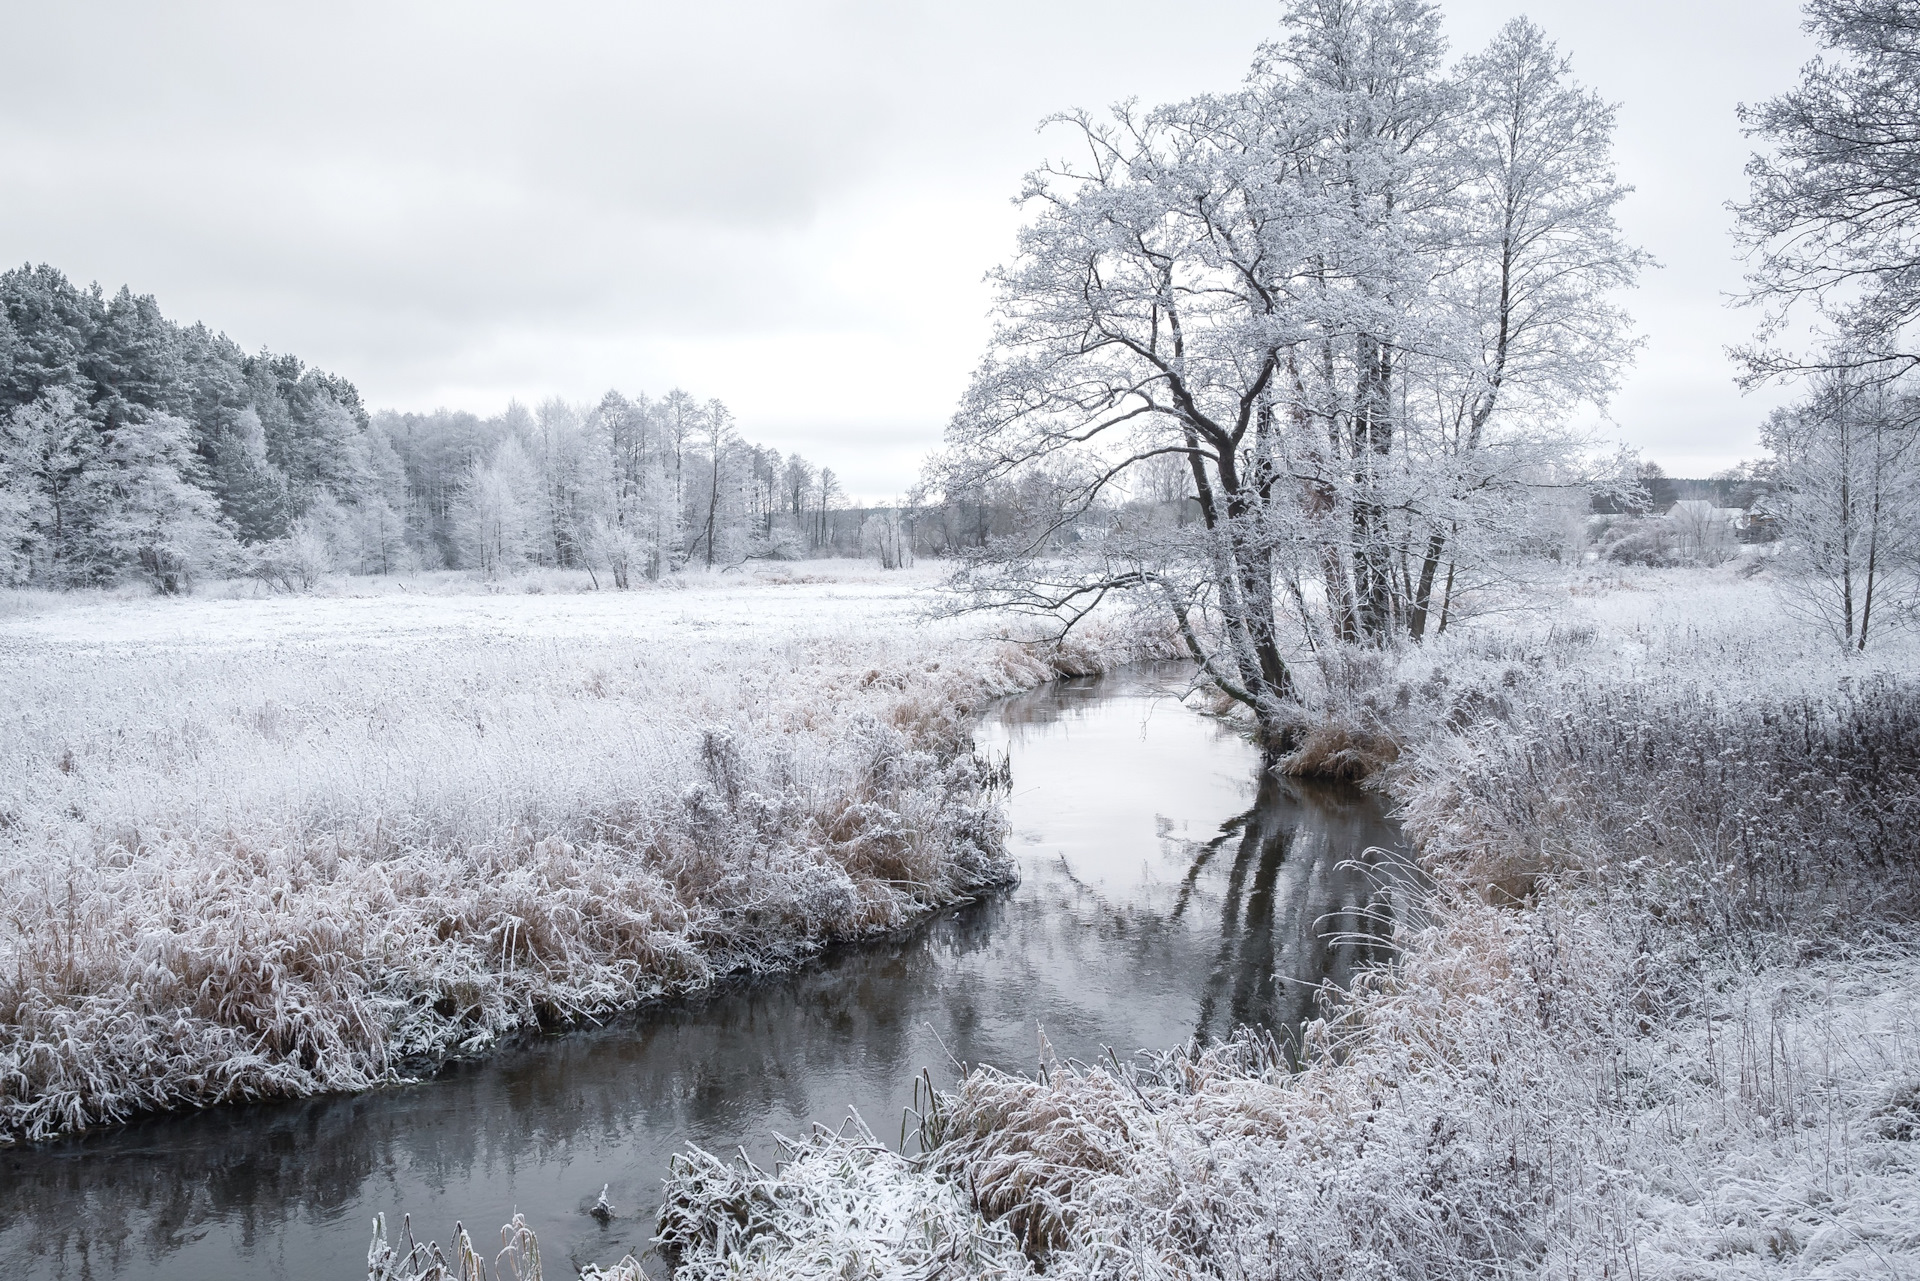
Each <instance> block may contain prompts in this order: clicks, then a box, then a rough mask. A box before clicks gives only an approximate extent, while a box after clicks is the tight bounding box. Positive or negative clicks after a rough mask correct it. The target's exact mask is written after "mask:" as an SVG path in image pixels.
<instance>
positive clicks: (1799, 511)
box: [1763, 356, 1920, 652]
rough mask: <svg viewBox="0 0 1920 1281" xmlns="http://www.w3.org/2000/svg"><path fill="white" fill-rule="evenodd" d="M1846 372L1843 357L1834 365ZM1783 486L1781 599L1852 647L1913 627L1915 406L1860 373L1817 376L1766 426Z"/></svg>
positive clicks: (1917, 546) (1918, 481)
mask: <svg viewBox="0 0 1920 1281" xmlns="http://www.w3.org/2000/svg"><path fill="white" fill-rule="evenodd" d="M1834 363H1835V364H1836V365H1844V364H1845V357H1844V356H1842V357H1838V358H1836V359H1835V361H1834ZM1763 440H1764V442H1765V444H1766V446H1767V448H1768V449H1770V450H1771V451H1773V454H1774V458H1775V469H1774V475H1775V479H1776V480H1777V482H1778V483H1779V491H1778V492H1777V493H1776V494H1774V495H1773V496H1772V497H1771V498H1770V499H1769V500H1768V505H1769V508H1770V509H1771V512H1772V514H1773V515H1774V518H1775V520H1776V521H1777V523H1778V527H1779V532H1780V541H1781V544H1782V547H1781V552H1780V559H1779V565H1780V568H1781V570H1782V572H1783V575H1784V584H1783V587H1784V593H1783V598H1784V600H1785V601H1786V602H1787V604H1788V605H1789V606H1790V607H1791V608H1793V609H1795V610H1796V611H1798V612H1800V613H1802V614H1804V615H1805V616H1807V617H1809V618H1811V619H1813V620H1814V621H1816V622H1817V623H1819V624H1820V625H1821V626H1822V627H1824V628H1825V629H1826V630H1827V631H1828V632H1829V633H1830V634H1831V635H1832V636H1833V637H1834V639H1835V640H1836V641H1838V642H1839V643H1840V644H1841V645H1842V646H1843V647H1844V648H1845V649H1847V650H1849V651H1854V652H1858V651H1861V650H1864V649H1866V648H1867V643H1868V641H1869V640H1870V639H1871V638H1872V637H1873V636H1875V635H1878V634H1880V633H1881V632H1883V631H1885V630H1886V628H1887V626H1888V625H1889V624H1895V623H1900V622H1906V621H1910V620H1911V618H1912V612H1913V609H1914V604H1915V572H1916V570H1917V569H1920V399H1917V398H1916V397H1915V396H1914V395H1913V394H1912V393H1911V392H1908V391H1906V390H1904V389H1902V388H1892V387H1888V386H1886V385H1884V384H1881V383H1879V382H1877V381H1875V380H1873V379H1871V378H1867V377H1863V376H1862V375H1861V374H1860V373H1858V372H1856V371H1851V370H1845V369H1841V370H1839V371H1837V372H1834V373H1829V374H1826V375H1823V376H1822V377H1821V378H1820V379H1819V381H1818V382H1817V384H1816V385H1815V387H1814V390H1813V392H1812V394H1811V395H1810V396H1809V397H1808V398H1807V400H1806V401H1805V402H1803V403H1802V404H1800V405H1798V406H1795V407H1793V408H1790V409H1782V410H1778V411H1776V412H1775V413H1774V414H1773V416H1772V417H1771V418H1770V419H1769V420H1768V422H1767V425H1766V427H1765V429H1764V431H1763Z"/></svg>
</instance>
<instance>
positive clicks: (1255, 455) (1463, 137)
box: [932, 0, 1640, 745]
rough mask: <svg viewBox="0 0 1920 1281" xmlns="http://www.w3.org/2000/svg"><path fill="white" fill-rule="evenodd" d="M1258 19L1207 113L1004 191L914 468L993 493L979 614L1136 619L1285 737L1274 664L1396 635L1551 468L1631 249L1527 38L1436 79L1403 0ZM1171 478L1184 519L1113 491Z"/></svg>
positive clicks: (1589, 377) (1149, 115) (1090, 147)
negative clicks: (1007, 236)
mask: <svg viewBox="0 0 1920 1281" xmlns="http://www.w3.org/2000/svg"><path fill="white" fill-rule="evenodd" d="M1285 21H1286V28H1287V29H1286V34H1285V36H1284V38H1283V39H1281V40H1279V41H1277V42H1275V43H1273V44H1270V45H1268V46H1266V47H1265V48H1263V49H1262V51H1261V53H1260V56H1259V58H1258V59H1257V61H1256V63H1255V66H1254V70H1253V73H1252V74H1251V76H1250V77H1249V78H1248V81H1247V82H1246V85H1245V86H1244V87H1243V88H1242V89H1241V90H1240V91H1238V92H1236V93H1232V94H1226V95H1215V96H1208V97H1203V98H1197V99H1193V100H1190V101H1187V102H1183V103H1177V104H1173V105H1170V106H1166V107H1161V108H1158V109H1155V110H1152V111H1142V110H1139V109H1137V108H1134V107H1131V106H1129V107H1124V108H1121V109H1120V110H1119V111H1118V112H1117V113H1116V115H1115V116H1114V118H1113V119H1111V120H1107V121H1100V120H1096V119H1094V118H1093V117H1091V116H1088V115H1086V114H1084V113H1081V114H1075V115H1072V116H1067V117H1063V118H1062V119H1061V123H1063V124H1064V125H1066V126H1067V127H1068V128H1069V129H1070V130H1071V131H1072V133H1073V135H1074V138H1075V141H1076V143H1077V145H1078V149H1079V151H1080V153H1081V154H1082V156H1083V157H1084V158H1083V159H1080V160H1075V161H1063V162H1060V163H1056V164H1053V165H1050V166H1048V167H1046V168H1044V169H1042V170H1040V171H1039V172H1037V173H1035V174H1034V175H1032V176H1031V177H1030V179H1029V181H1028V184H1027V187H1026V189H1025V191H1024V193H1023V195H1024V196H1025V198H1026V200H1027V201H1028V202H1029V205H1030V207H1031V208H1033V209H1035V210H1036V212H1037V216H1036V217H1035V219H1034V220H1033V221H1032V222H1030V223H1029V224H1028V225H1027V226H1026V227H1025V228H1024V229H1023V231H1022V232H1021V236H1020V241H1019V252H1018V256H1017V257H1016V259H1015V260H1014V262H1013V263H1011V264H1010V265H1009V266H1007V267H1006V268H1004V269H1002V270H1001V271H999V272H998V273H996V275H995V283H996V289H997V303H996V311H997V320H998V323H997V326H996V331H995V337H994V342H993V345H992V347H991V349H990V351H989V353H988V355H987V358H986V360H985V361H984V362H983V364H982V366H981V368H980V370H979V371H978V373H977V374H976V376H975V378H974V380H973V383H972V385H971V387H970V389H969V391H968V393H967V396H966V399H965V401H964V402H963V404H962V407H961V409H960V411H959V413H958V414H957V415H956V417H955V420H954V423H953V426H952V428H951V430H950V431H949V435H948V446H949V447H948V450H947V452H946V454H945V456H944V457H943V459H942V460H940V462H939V463H938V464H937V466H936V467H935V469H934V471H933V473H932V478H933V479H934V480H935V481H936V482H937V485H938V488H940V489H941V490H942V491H943V492H944V493H946V494H947V495H949V496H950V497H958V496H961V495H969V494H974V495H980V494H990V493H991V494H998V495H1001V496H1002V498H1001V501H1000V504H999V505H1000V508H1001V516H1002V517H1003V518H1004V519H1005V520H1007V521H1009V522H1011V526H1012V527H1011V528H1010V529H1009V530H1008V531H1007V532H1006V533H1004V534H1003V535H1001V536H999V537H996V538H993V539H990V540H987V541H986V545H985V546H984V547H982V548H980V549H979V550H977V551H975V552H973V553H971V554H970V555H969V560H968V564H967V567H966V569H965V571H964V573H963V574H962V576H961V581H962V583H963V584H964V585H966V586H968V587H970V588H971V589H973V591H974V592H975V595H976V599H977V600H978V601H979V602H980V603H982V604H986V605H992V606H996V607H1010V608H1016V609H1029V610H1033V611H1035V612H1040V613H1045V614H1049V615H1053V616H1056V617H1061V618H1062V619H1063V620H1064V625H1065V626H1069V627H1070V626H1072V625H1073V623H1074V621H1075V620H1077V619H1078V618H1079V617H1081V616H1083V615H1084V613H1085V612H1086V611H1087V610H1089V609H1091V608H1092V607H1094V606H1095V605H1096V604H1097V603H1098V602H1100V601H1101V600H1104V599H1106V598H1108V597H1110V596H1112V595H1113V594H1114V593H1116V592H1120V593H1125V594H1127V595H1129V596H1131V597H1133V598H1134V599H1136V600H1139V601H1141V602H1143V603H1146V604H1150V605H1152V606H1153V607H1155V608H1159V609H1163V610H1165V611H1166V613H1167V615H1168V617H1169V619H1170V621H1171V622H1172V623H1173V624H1174V625H1175V627H1176V628H1177V630H1178V632H1179V634H1180V635H1181V637H1182V638H1183V640H1184V642H1185V644H1186V646H1187V648H1188V650H1189V652H1190V653H1191V655H1192V656H1193V657H1194V659H1195V660H1196V661H1197V662H1199V664H1200V665H1201V667H1202V669H1203V671H1204V672H1205V673H1206V676H1207V678H1208V679H1210V680H1211V681H1212V682H1213V683H1214V684H1215V685H1216V686H1217V687H1218V688H1219V689H1220V690H1222V691H1223V692H1224V693H1226V694H1227V695H1228V696H1229V697H1231V698H1233V699H1235V700H1237V701H1239V702H1241V703H1243V704H1245V705H1246V706H1247V707H1248V708H1250V709H1251V710H1252V711H1253V713H1254V715H1255V716H1256V718H1257V719H1258V721H1259V723H1260V724H1261V726H1262V727H1263V729H1264V730H1265V731H1266V732H1267V734H1268V736H1269V738H1270V740H1271V741H1273V742H1275V743H1277V744H1281V745H1284V744H1285V743H1287V742H1289V741H1290V740H1291V736H1292V734H1293V733H1294V730H1295V728H1296V727H1297V726H1298V724H1299V723H1300V712H1299V710H1298V708H1297V701H1298V690H1297V687H1296V682H1295V677H1294V673H1293V671H1292V669H1291V665H1290V664H1291V662H1292V661H1294V660H1293V659H1292V658H1290V654H1297V653H1298V652H1299V649H1300V647H1301V646H1302V645H1305V646H1307V647H1308V648H1309V649H1314V648H1316V647H1318V646H1321V645H1322V644H1323V643H1331V644H1336V645H1337V644H1340V643H1342V642H1351V641H1365V642H1369V643H1375V644H1378V643H1386V642H1388V641H1391V640H1392V639H1393V638H1394V637H1396V636H1399V635H1407V634H1414V635H1418V634H1420V633H1421V632H1422V631H1424V629H1425V615H1426V613H1427V612H1428V610H1429V608H1430V602H1431V599H1432V597H1433V595H1434V594H1435V592H1436V582H1435V579H1436V576H1437V575H1438V574H1439V572H1440V566H1441V565H1442V563H1443V561H1444V562H1445V563H1446V564H1448V565H1452V564H1454V563H1456V562H1457V561H1458V560H1459V559H1460V557H1461V552H1462V547H1463V540H1465V539H1474V540H1478V542H1479V543H1481V544H1484V543H1485V542H1486V540H1488V539H1489V538H1496V537H1497V538H1499V539H1503V540H1507V541H1509V542H1510V541H1511V540H1512V539H1513V538H1514V537H1515V535H1516V532H1517V531H1518V529H1519V528H1520V526H1521V525H1522V524H1523V523H1524V517H1525V510H1526V509H1527V508H1528V507H1529V506H1531V505H1532V501H1533V494H1534V492H1535V491H1536V490H1538V489H1539V488H1540V487H1542V486H1546V485H1553V484H1560V483H1566V482H1567V481H1568V480H1569V479H1570V478H1571V477H1570V476H1569V474H1568V473H1569V472H1570V470H1571V463H1572V458H1571V456H1570V446H1571V444H1572V441H1571V438H1570V437H1569V436H1568V434H1567V433H1566V432H1565V431H1564V430H1561V429H1560V428H1561V422H1560V420H1561V418H1563V417H1564V415H1565V414H1566V413H1567V412H1568V411H1569V410H1570V409H1571V408H1572V406H1573V405H1574V404H1576V403H1578V401H1580V400H1581V399H1597V398H1599V397H1600V396H1601V395H1603V394H1604V392H1605V390H1606V389H1607V388H1608V387H1609V386H1610V385H1611V381H1612V376H1613V375H1612V370H1613V368H1614V367H1616V366H1617V364H1618V363H1619V362H1620V361H1621V360H1622V359H1624V358H1625V357H1626V356H1627V354H1628V353H1629V352H1630V350H1631V345H1630V343H1628V342H1627V341H1626V338H1625V335H1624V324H1623V318H1622V317H1621V316H1620V314H1619V313H1618V312H1617V311H1615V310H1613V309H1611V308H1610V307H1608V306H1607V305H1606V303H1605V295H1606V293H1607V291H1608V290H1610V289H1612V288H1615V287H1617V286H1619V285H1621V284H1623V283H1626V281H1627V280H1629V279H1630V278H1631V276H1632V274H1633V271H1634V270H1635V268H1636V267H1637V265H1638V263H1639V260H1640V259H1639V256H1638V255H1637V254H1635V253H1634V252H1633V251H1632V250H1630V249H1628V248H1627V247H1626V246H1624V245H1623V244H1622V243H1621V242H1620V239H1619V237H1618V234H1617V232H1616V231H1615V230H1614V228H1613V224H1612V218H1611V211H1612V208H1613V206H1614V204H1615V203H1617V201H1618V199H1619V198H1620V194H1621V189H1620V188H1619V187H1618V185H1617V184H1616V183H1615V182H1614V180H1613V177H1612V172H1611V164H1610V159H1609V155H1610V146H1611V116H1610V113H1609V112H1608V110H1607V109H1606V107H1605V106H1604V104H1602V103H1599V102H1598V101H1597V100H1595V99H1593V98H1592V97H1591V95H1588V94H1586V93H1585V92H1584V91H1582V90H1580V89H1579V88H1578V87H1577V86H1574V85H1572V84H1571V83H1569V82H1568V80H1567V77H1566V71H1565V64H1564V62H1563V61H1562V60H1561V59H1559V58H1558V57H1557V56H1556V55H1555V54H1554V53H1553V51H1552V48H1551V46H1550V45H1547V44H1546V42H1545V41H1544V39H1543V38H1541V37H1540V36H1539V33H1538V32H1537V31H1535V30H1533V29H1532V28H1531V27H1528V26H1525V25H1524V24H1517V25H1514V26H1510V27H1509V28H1508V29H1507V30H1506V31H1504V32H1502V34H1501V36H1500V38H1499V39H1498V40H1497V41H1496V42H1495V44H1494V46H1493V47H1492V48H1491V49H1490V50H1489V51H1488V52H1487V53H1486V54H1485V55H1484V56H1483V57H1481V58H1479V59H1473V60H1469V61H1468V62H1466V63H1464V64H1463V65H1462V67H1461V69H1460V71H1459V74H1458V75H1457V76H1454V77H1448V76H1446V75H1445V74H1443V71H1442V67H1441V55H1442V49H1443V45H1442V41H1441V37H1440V31H1439V18H1438V14H1437V11H1436V10H1435V9H1434V8H1433V7H1432V6H1431V5H1428V4H1424V3H1419V2H1418V0H1365V2H1361V3H1353V2H1350V0H1305V2H1302V3H1295V4H1293V5H1291V6H1289V8H1288V9H1287V11H1286V19H1285ZM1416 411H1417V412H1418V413H1419V414H1421V415H1422V417H1421V419H1420V420H1418V421H1415V419H1414V417H1413V416H1414V414H1415V412H1416ZM1168 460H1173V461H1174V462H1176V463H1178V464H1181V465H1183V466H1184V468H1185V472H1186V484H1187V491H1186V497H1185V499H1184V500H1183V502H1182V503H1181V507H1182V508H1184V507H1185V506H1186V505H1187V504H1188V503H1190V504H1191V506H1192V508H1193V511H1194V513H1195V514H1196V516H1197V519H1194V520H1192V521H1191V522H1190V523H1182V522H1181V521H1179V520H1174V521H1165V520H1158V519H1154V518H1152V517H1151V514H1150V513H1147V512H1144V511H1142V510H1141V508H1140V504H1139V502H1138V499H1137V497H1136V495H1138V494H1141V493H1147V492H1153V491H1154V490H1156V489H1162V488H1164V486H1165V484H1166V481H1167V478H1168V469H1169V466H1170V464H1169V461H1168ZM1472 550H1473V551H1474V552H1475V554H1476V555H1484V554H1485V553H1484V551H1483V549H1482V547H1481V546H1473V547H1472ZM1438 590H1439V591H1440V592H1441V593H1442V594H1443V598H1444V593H1445V592H1446V590H1447V588H1446V586H1445V585H1444V584H1442V585H1440V586H1439V587H1438Z"/></svg>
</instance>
